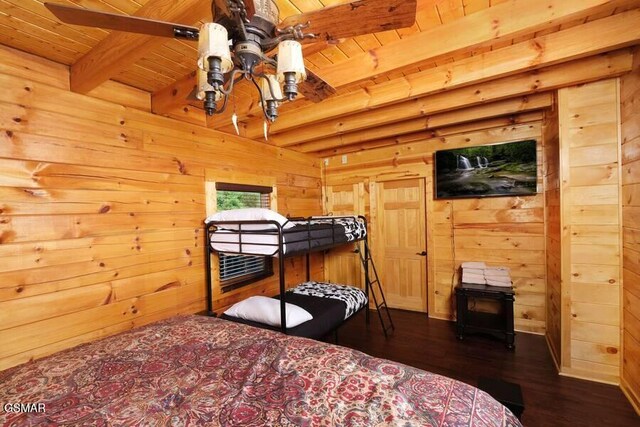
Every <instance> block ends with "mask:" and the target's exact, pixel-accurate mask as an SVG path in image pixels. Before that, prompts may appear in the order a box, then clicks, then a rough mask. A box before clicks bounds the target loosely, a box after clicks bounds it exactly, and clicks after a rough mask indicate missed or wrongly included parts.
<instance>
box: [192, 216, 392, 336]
mask: <svg viewBox="0 0 640 427" xmlns="http://www.w3.org/2000/svg"><path fill="white" fill-rule="evenodd" d="M355 218H356V217H355V216H353V215H349V216H329V217H327V216H322V217H313V216H311V217H306V218H289V220H288V221H287V222H286V223H284V224H280V223H279V222H278V221H273V220H255V221H248V220H243V221H211V222H209V223H207V224H205V229H206V231H207V233H206V242H205V243H206V244H205V267H206V269H207V278H206V285H207V314H208V315H210V316H216V313H215V312H214V311H213V298H212V297H213V291H212V285H213V280H212V277H211V255H212V254H213V253H214V252H218V251H215V250H214V249H213V248H212V243H228V242H222V241H217V242H216V241H215V240H213V241H212V240H211V237H212V235H214V233H215V231H216V230H217V229H218V228H221V229H225V225H226V226H235V227H237V228H238V229H237V231H236V230H233V231H234V232H235V234H237V236H238V242H237V245H238V251H237V252H235V251H220V252H222V253H232V254H238V255H254V256H265V257H273V256H276V255H277V258H278V274H279V282H280V322H281V323H280V325H281V327H280V330H281V332H282V333H284V334H286V333H287V325H286V285H285V269H286V267H285V262H284V261H285V259H286V258H291V257H294V256H301V255H303V254H304V255H305V256H306V278H307V281H309V280H311V269H310V254H311V252H319V251H326V250H328V249H331V248H334V247H338V246H341V245H346V244H351V243H358V242H360V241H364V254H363V253H362V252H361V251H360V249H359V247H358V248H356V250H355V251H354V252H355V253H358V254H359V255H360V261H361V263H362V265H363V267H364V276H365V295H366V296H367V303H366V304H365V305H364V306H363V307H361V308H360V309H359V310H358V311H356V312H355V313H353V315H351V316H350V318H352V317H355V315H356V314H357V313H359V312H360V311H361V310H363V309H366V311H365V319H366V322H367V323H369V307H370V297H369V295H370V290H371V289H372V288H371V284H372V283H377V284H378V287H379V292H380V296H381V300H382V301H381V303H380V304H378V302H377V297H376V294H375V292H373V291H372V292H371V295H372V296H373V298H374V303H375V305H376V309H377V311H378V315H379V317H380V322H381V324H382V330H383V332H384V335H385V337H386V336H387V334H388V331H390V330H393V329H394V325H393V321H392V320H391V314H390V313H389V309H388V307H387V302H386V299H385V297H384V293H383V292H382V287H381V285H380V281H379V279H378V273H377V271H376V268H375V265H374V264H373V259H372V258H371V254H370V251H369V244H368V239H369V232H368V228H367V219H366V218H365V217H364V216H363V215H358V216H357V219H359V220H362V222H363V223H364V227H365V230H367V232H366V233H365V235H364V237H363V238H360V239H355V240H351V241H346V242H336V240H335V238H336V235H335V225H336V224H337V223H336V220H339V219H354V220H355ZM314 219H323V220H331V223H330V225H331V230H332V231H331V243H329V244H325V245H319V246H316V247H312V246H311V242H312V240H315V239H314V238H313V237H312V235H311V232H312V229H311V221H312V220H314ZM289 221H306V222H307V233H306V238H304V239H298V240H289V241H287V242H285V241H284V235H285V234H286V233H287V232H286V230H285V228H284V226H285V225H286V224H287V223H288V222H289ZM249 225H264V226H273V229H269V230H250V229H245V230H243V229H242V227H243V226H249ZM225 230H228V231H229V229H228V228H227V229H225ZM243 234H261V235H265V234H270V235H274V236H275V235H277V236H278V242H277V244H275V243H259V242H251V243H244V244H245V245H248V244H250V245H252V246H267V247H275V249H274V252H273V253H271V254H267V255H263V254H253V253H244V252H242V245H243V242H242V235H243ZM300 242H307V249H306V250H305V251H304V252H303V251H302V250H296V251H293V252H290V253H289V254H287V253H286V252H285V251H284V247H285V243H286V244H291V243H300ZM234 244H235V242H234ZM276 246H277V247H276ZM369 263H371V265H372V266H373V273H374V276H375V280H374V281H373V282H372V281H371V278H370V274H369ZM382 309H384V310H385V311H386V313H387V319H388V321H389V325H385V321H384V320H383V316H382V313H381V310H382Z"/></svg>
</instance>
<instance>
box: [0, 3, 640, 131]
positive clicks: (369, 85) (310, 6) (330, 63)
mask: <svg viewBox="0 0 640 427" xmlns="http://www.w3.org/2000/svg"><path fill="white" fill-rule="evenodd" d="M44 1H45V0H0V43H2V44H6V45H8V46H10V47H14V48H17V49H20V50H23V51H26V52H29V53H33V54H36V55H38V56H41V57H44V58H47V59H51V60H53V61H56V62H59V63H62V64H66V65H71V64H74V63H75V62H76V61H78V60H79V59H80V58H81V57H83V56H84V55H85V54H86V53H87V52H89V51H91V50H92V49H93V48H94V47H95V46H96V45H98V44H99V43H100V42H101V41H102V40H104V39H105V38H106V37H108V36H109V34H110V32H109V31H105V30H102V29H98V28H86V27H79V26H74V25H66V24H62V23H60V22H58V20H57V19H56V18H55V17H54V16H53V15H52V14H51V13H50V12H49V11H48V10H47V9H46V8H45V7H44V6H43V2H44ZM49 1H54V2H58V3H61V4H65V5H78V6H81V7H87V8H91V9H95V10H103V11H107V12H112V13H123V14H127V15H133V14H136V13H137V12H138V11H139V10H140V8H141V7H143V6H144V5H146V4H147V3H148V2H149V1H157V0H49ZM202 1H207V0H202ZM510 1H516V0H418V2H417V4H418V9H417V13H416V23H415V24H414V25H413V26H411V27H408V28H404V29H399V30H392V31H384V32H380V33H375V34H367V35H362V36H358V37H355V38H353V39H347V40H342V41H341V43H340V44H338V45H333V46H329V47H327V48H326V49H323V50H321V51H319V52H315V53H313V54H311V55H307V56H306V58H305V59H306V62H307V66H308V68H309V69H310V70H311V71H313V72H314V73H316V74H318V75H319V76H321V77H322V76H323V71H324V70H330V69H331V67H334V66H336V65H338V64H342V63H344V65H346V64H347V63H349V62H348V61H350V60H352V59H353V58H358V57H361V56H362V55H363V54H364V53H365V52H369V51H372V50H374V49H377V48H380V47H383V46H386V45H388V44H390V43H391V44H392V43H397V42H398V41H399V40H401V39H405V40H412V36H414V35H416V34H417V33H419V32H424V31H430V30H433V29H434V28H436V27H438V26H441V25H446V24H448V23H451V22H455V21H456V20H459V19H460V18H463V17H468V16H470V15H473V14H476V13H478V12H482V11H484V10H486V9H487V8H489V7H493V6H497V5H500V4H503V3H507V2H510ZM553 1H563V0H553ZM347 2H349V0H276V3H277V4H278V6H279V9H280V16H281V18H283V19H284V18H286V17H287V16H290V15H295V14H298V13H302V12H311V11H314V10H318V9H321V8H322V7H325V6H332V5H336V4H343V3H347ZM638 3H639V2H634V1H632V0H612V1H611V4H612V5H613V6H611V7H603V8H602V10H601V11H600V12H598V13H593V14H592V15H590V16H586V17H585V16H582V17H580V18H579V19H574V20H569V21H568V22H564V23H562V24H561V25H554V26H552V27H549V28H544V29H542V30H538V31H536V32H532V33H526V34H518V35H517V36H515V37H512V38H505V39H504V40H499V41H497V42H495V41H494V42H492V43H487V44H484V45H479V46H474V47H472V48H467V49H463V50H460V51H455V52H450V53H448V54H443V55H440V56H436V57H431V58H427V59H425V60H424V61H422V62H417V63H412V64H409V65H406V66H404V67H400V68H397V69H393V70H391V71H390V72H387V73H384V74H379V75H377V76H375V77H374V78H368V79H365V80H362V81H359V82H352V81H351V82H350V81H349V80H348V79H347V80H345V83H344V84H343V85H342V86H339V87H337V88H336V89H337V95H334V97H335V96H347V95H349V94H357V93H361V92H362V91H363V90H364V91H365V92H367V91H369V90H371V91H375V90H376V86H377V85H379V84H383V83H385V82H389V81H391V80H398V79H409V80H410V79H411V78H412V76H413V75H415V74H416V73H420V72H422V71H425V70H430V69H432V68H434V67H442V66H443V65H446V64H451V63H452V62H458V61H464V60H465V59H467V58H470V57H473V56H477V55H482V54H485V53H487V52H491V51H496V50H499V49H502V48H506V47H509V46H513V45H514V44H520V43H525V42H527V41H528V40H531V39H533V38H534V37H544V36H547V35H550V34H553V33H555V32H558V31H560V30H566V29H568V28H572V27H575V26H579V25H582V24H583V23H585V22H591V21H593V20H597V19H602V18H605V17H607V16H609V15H611V14H613V13H620V12H624V11H626V10H629V9H632V8H637V7H638V6H639V4H638ZM198 6H199V4H198ZM184 24H187V25H194V26H198V25H199V24H200V23H199V22H195V23H194V22H191V23H187V22H184ZM433 43H438V44H443V43H444V41H443V40H442V38H441V37H439V38H438V40H433ZM196 59H197V44H196V43H194V42H188V41H180V40H166V42H164V43H162V45H161V46H158V47H154V48H153V50H151V51H149V52H148V53H147V54H145V55H143V56H142V57H140V59H138V60H137V61H136V62H135V63H134V64H132V65H130V66H128V67H127V68H126V69H123V70H121V71H119V72H117V73H116V75H115V76H113V80H115V81H118V82H122V83H125V84H127V85H130V86H133V87H136V88H139V89H142V90H145V91H148V92H151V93H154V92H157V91H160V90H161V89H163V88H167V87H170V86H171V85H172V84H173V83H174V82H176V81H179V80H180V79H183V78H184V76H185V75H187V74H189V73H190V72H192V71H193V70H194V69H195V62H196ZM234 95H235V97H234V98H235V104H236V108H237V110H238V114H239V115H240V117H241V119H244V120H246V121H247V122H248V123H253V122H252V120H253V121H255V120H260V117H261V116H260V110H259V108H257V107H256V105H257V103H258V97H257V94H256V92H255V90H254V88H253V86H251V85H249V84H246V82H242V83H241V84H239V85H238V86H237V87H236V89H235V91H234ZM189 104H191V105H190V106H189V108H187V110H186V112H183V113H182V116H184V117H186V116H188V120H190V121H192V122H193V120H194V117H197V114H198V113H199V111H198V108H194V106H195V107H199V106H200V104H199V103H198V102H194V101H191V102H190V103H187V102H185V104H184V105H185V106H186V105H189ZM312 105H314V104H312V103H311V102H310V101H308V100H306V99H304V98H301V99H299V100H297V101H296V102H294V103H285V104H284V105H282V106H281V107H280V110H279V111H280V114H281V115H287V114H294V113H295V112H296V110H298V109H302V110H301V111H306V110H308V109H309V108H312V107H311V106H312ZM229 108H231V107H229ZM231 111H232V110H229V111H227V112H225V114H223V115H222V116H220V117H217V118H216V120H213V121H212V120H209V122H210V125H211V123H213V126H214V127H216V128H222V129H224V130H230V129H231V127H230V115H231ZM178 116H180V113H179V112H178ZM256 118H257V119H256ZM249 128H250V127H249V126H247V129H249Z"/></svg>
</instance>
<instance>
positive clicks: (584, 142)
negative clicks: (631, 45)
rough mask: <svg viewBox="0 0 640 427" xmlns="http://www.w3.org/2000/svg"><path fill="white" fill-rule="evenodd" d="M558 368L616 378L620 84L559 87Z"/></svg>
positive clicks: (581, 374)
mask: <svg viewBox="0 0 640 427" xmlns="http://www.w3.org/2000/svg"><path fill="white" fill-rule="evenodd" d="M558 116H559V122H560V177H561V187H560V191H561V200H562V205H561V206H562V208H561V209H562V212H561V217H562V218H561V224H562V235H561V253H562V255H561V257H562V258H561V262H562V266H561V269H562V290H561V294H562V304H561V305H562V310H561V324H562V340H561V349H560V352H561V360H560V364H561V367H560V368H561V372H562V373H564V374H566V375H571V376H576V377H584V378H589V379H597V380H601V381H605V382H611V383H618V382H619V371H620V328H621V311H620V294H621V286H620V281H621V257H620V250H621V237H622V236H621V232H620V226H621V223H620V217H621V207H620V205H621V201H620V159H619V151H620V144H619V82H618V79H609V80H603V81H600V82H595V83H589V84H586V85H582V86H574V87H569V88H565V89H561V90H559V91H558Z"/></svg>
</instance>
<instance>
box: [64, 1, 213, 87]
mask: <svg viewBox="0 0 640 427" xmlns="http://www.w3.org/2000/svg"><path fill="white" fill-rule="evenodd" d="M135 16H138V17H143V18H149V19H157V20H163V21H170V22H176V23H180V24H188V25H191V24H194V23H196V22H198V21H200V20H204V19H206V20H209V19H211V5H210V3H208V2H206V1H201V0H182V1H179V2H178V1H173V0H150V1H149V2H147V3H146V4H145V5H144V6H142V7H141V8H140V10H138V12H136V13H135ZM167 40H168V39H166V38H164V37H154V36H146V35H142V34H133V33H123V32H115V31H114V32H112V33H111V34H109V35H108V36H107V37H105V38H104V39H103V40H101V41H100V42H99V43H98V44H97V45H96V46H95V47H94V48H93V49H91V50H90V51H89V52H87V53H86V54H85V55H84V56H82V57H81V58H80V59H79V60H78V61H76V62H75V63H74V64H73V65H72V66H71V90H73V91H74V92H80V93H87V92H89V91H90V90H91V89H93V88H95V87H96V86H98V85H99V84H101V83H102V82H104V81H107V80H109V79H110V78H111V77H114V76H115V75H117V74H118V73H120V72H121V71H123V70H126V69H127V68H128V67H130V66H131V65H132V64H134V63H135V62H137V61H138V60H139V59H140V58H142V57H143V56H144V55H146V54H147V53H148V52H150V51H151V50H153V49H154V48H157V47H158V46H161V45H162V44H164V43H166V42H167Z"/></svg>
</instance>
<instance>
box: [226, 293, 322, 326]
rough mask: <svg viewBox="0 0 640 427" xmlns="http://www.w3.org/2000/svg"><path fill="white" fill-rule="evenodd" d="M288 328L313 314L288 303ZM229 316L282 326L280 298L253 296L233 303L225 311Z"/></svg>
mask: <svg viewBox="0 0 640 427" xmlns="http://www.w3.org/2000/svg"><path fill="white" fill-rule="evenodd" d="M285 307H286V315H287V319H286V322H287V328H293V327H296V326H298V325H299V324H301V323H304V322H307V321H309V320H311V319H313V316H311V314H309V312H308V311H307V310H305V309H303V308H300V307H298V306H297V305H294V304H289V303H286V305H285ZM224 314H226V315H227V316H233V317H238V318H240V319H244V320H252V321H254V322H258V323H264V324H267V325H271V326H277V327H280V325H281V322H280V300H278V299H275V298H269V297H263V296H253V297H249V298H247V299H245V300H242V301H240V302H239V303H236V304H234V305H232V306H231V307H230V308H229V309H228V310H227V311H225V312H224Z"/></svg>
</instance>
